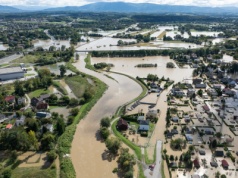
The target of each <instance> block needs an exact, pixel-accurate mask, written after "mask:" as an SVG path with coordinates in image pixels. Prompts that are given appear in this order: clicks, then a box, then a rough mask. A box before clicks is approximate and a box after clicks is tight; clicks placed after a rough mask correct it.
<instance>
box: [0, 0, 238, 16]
mask: <svg viewBox="0 0 238 178" xmlns="http://www.w3.org/2000/svg"><path fill="white" fill-rule="evenodd" d="M34 10H35V11H47V12H66V11H69V12H121V13H196V14H199V13H201V14H204V13H206V14H222V13H229V14H237V13H238V8H237V7H198V6H182V5H159V4H152V3H125V2H98V3H92V4H87V5H84V6H66V7H55V8H48V9H42V8H41V9H39V8H38V9H37V8H35V9H33V8H30V7H29V9H28V8H27V7H26V6H24V8H21V7H20V6H19V7H18V8H15V7H11V6H0V12H2V13H6V12H8V13H11V12H27V11H34Z"/></svg>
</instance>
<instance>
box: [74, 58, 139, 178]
mask: <svg viewBox="0 0 238 178" xmlns="http://www.w3.org/2000/svg"><path fill="white" fill-rule="evenodd" d="M84 58H85V54H82V53H81V54H80V60H79V61H78V62H77V63H75V64H74V65H75V66H76V67H77V68H78V69H79V70H80V71H82V72H85V73H87V74H89V75H93V76H95V77H97V78H99V79H100V80H102V81H103V82H105V83H106V84H107V85H108V86H109V87H108V90H107V91H105V93H104V95H103V96H102V97H101V98H100V99H99V101H98V102H97V103H96V104H95V105H94V107H93V108H92V109H91V111H90V112H89V113H88V114H87V116H86V117H85V118H84V119H83V120H81V121H80V123H79V124H78V125H77V129H76V133H75V136H74V139H73V142H72V149H71V158H72V162H73V165H74V168H75V171H76V175H77V177H79V178H81V177H83V178H92V177H97V178H105V177H110V178H111V177H117V175H116V174H113V173H112V170H113V169H114V168H115V167H117V163H116V160H117V158H116V159H115V160H112V161H108V160H105V159H103V158H104V156H105V150H106V147H105V143H102V142H101V140H100V138H99V137H98V134H97V131H98V129H99V125H100V120H101V118H103V117H106V116H112V115H113V114H114V113H115V111H116V109H117V108H118V107H119V106H120V105H122V104H124V103H126V102H128V101H130V100H132V99H134V98H135V97H137V96H138V95H139V94H140V93H141V92H142V88H141V87H140V85H138V84H137V83H136V82H134V81H133V80H131V79H129V78H127V77H125V76H122V75H118V74H109V75H110V76H111V77H113V78H115V79H116V80H117V81H118V83H117V82H116V81H114V80H112V79H109V78H107V77H106V76H105V75H104V74H103V73H97V72H94V71H91V70H88V69H85V67H84V66H85V63H84V61H83V59H84Z"/></svg>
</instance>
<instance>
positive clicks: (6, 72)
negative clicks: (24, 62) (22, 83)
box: [0, 67, 24, 81]
mask: <svg viewBox="0 0 238 178" xmlns="http://www.w3.org/2000/svg"><path fill="white" fill-rule="evenodd" d="M23 77H24V71H23V70H22V69H21V67H9V68H2V69H0V81H4V80H12V79H20V78H23Z"/></svg>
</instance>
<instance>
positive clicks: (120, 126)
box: [117, 118, 128, 130]
mask: <svg viewBox="0 0 238 178" xmlns="http://www.w3.org/2000/svg"><path fill="white" fill-rule="evenodd" d="M117 129H118V130H127V129H128V123H127V122H126V121H125V120H124V119H122V118H120V119H119V120H118V122H117Z"/></svg>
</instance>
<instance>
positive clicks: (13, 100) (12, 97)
mask: <svg viewBox="0 0 238 178" xmlns="http://www.w3.org/2000/svg"><path fill="white" fill-rule="evenodd" d="M5 101H6V102H7V103H9V104H13V103H15V96H12V95H10V96H6V97H5Z"/></svg>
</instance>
